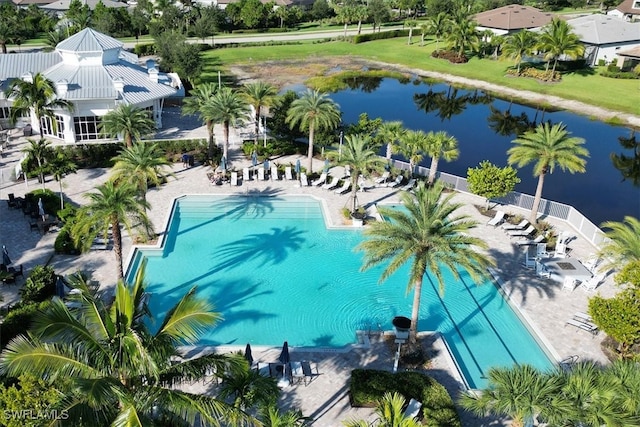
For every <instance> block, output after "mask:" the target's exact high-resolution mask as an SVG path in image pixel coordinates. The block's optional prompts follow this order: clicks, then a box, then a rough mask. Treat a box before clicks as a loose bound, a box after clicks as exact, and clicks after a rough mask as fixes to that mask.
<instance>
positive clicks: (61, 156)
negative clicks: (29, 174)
mask: <svg viewBox="0 0 640 427" xmlns="http://www.w3.org/2000/svg"><path fill="white" fill-rule="evenodd" d="M49 168H50V169H51V173H52V174H53V177H54V178H55V180H56V181H58V184H60V209H64V197H63V196H62V179H63V178H64V177H65V176H66V175H68V174H70V173H76V171H77V170H78V167H77V165H76V164H75V163H74V162H73V160H72V159H71V158H70V157H69V156H68V155H67V153H66V151H64V150H62V149H60V148H58V149H56V152H55V155H54V156H53V158H52V159H51V160H49Z"/></svg>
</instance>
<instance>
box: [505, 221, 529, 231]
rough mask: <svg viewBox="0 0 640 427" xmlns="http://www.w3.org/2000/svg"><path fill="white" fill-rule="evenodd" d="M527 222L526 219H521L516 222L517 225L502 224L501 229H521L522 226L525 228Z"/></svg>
mask: <svg viewBox="0 0 640 427" xmlns="http://www.w3.org/2000/svg"><path fill="white" fill-rule="evenodd" d="M528 224H529V221H527V220H526V219H523V220H522V221H520V224H517V225H513V224H502V229H503V230H522V229H523V228H525V227H526V226H527V225H528Z"/></svg>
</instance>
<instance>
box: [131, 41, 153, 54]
mask: <svg viewBox="0 0 640 427" xmlns="http://www.w3.org/2000/svg"><path fill="white" fill-rule="evenodd" d="M133 52H134V53H135V54H136V55H138V56H149V55H155V54H156V53H157V52H156V44H155V43H139V44H137V45H136V47H134V48H133Z"/></svg>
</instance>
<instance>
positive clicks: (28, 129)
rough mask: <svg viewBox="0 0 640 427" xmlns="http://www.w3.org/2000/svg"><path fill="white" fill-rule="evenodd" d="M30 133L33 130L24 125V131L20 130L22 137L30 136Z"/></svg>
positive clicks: (29, 126)
mask: <svg viewBox="0 0 640 427" xmlns="http://www.w3.org/2000/svg"><path fill="white" fill-rule="evenodd" d="M32 133H33V129H31V125H26V126H25V127H24V129H22V134H23V135H24V136H31V134H32Z"/></svg>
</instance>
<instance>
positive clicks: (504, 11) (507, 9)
mask: <svg viewBox="0 0 640 427" xmlns="http://www.w3.org/2000/svg"><path fill="white" fill-rule="evenodd" d="M553 16H554V15H553V14H552V13H547V12H542V11H541V10H539V9H536V8H535V7H530V6H521V5H518V4H510V5H508V6H503V7H499V8H497V9H491V10H487V11H485V12H481V13H478V14H476V15H475V16H474V17H473V19H474V20H475V21H476V22H477V23H478V27H477V29H478V30H480V31H484V30H491V31H493V32H494V33H495V34H497V35H505V34H512V33H517V32H518V31H521V30H530V29H533V28H537V27H543V26H545V25H547V24H548V23H549V22H551V20H552V19H553Z"/></svg>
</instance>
